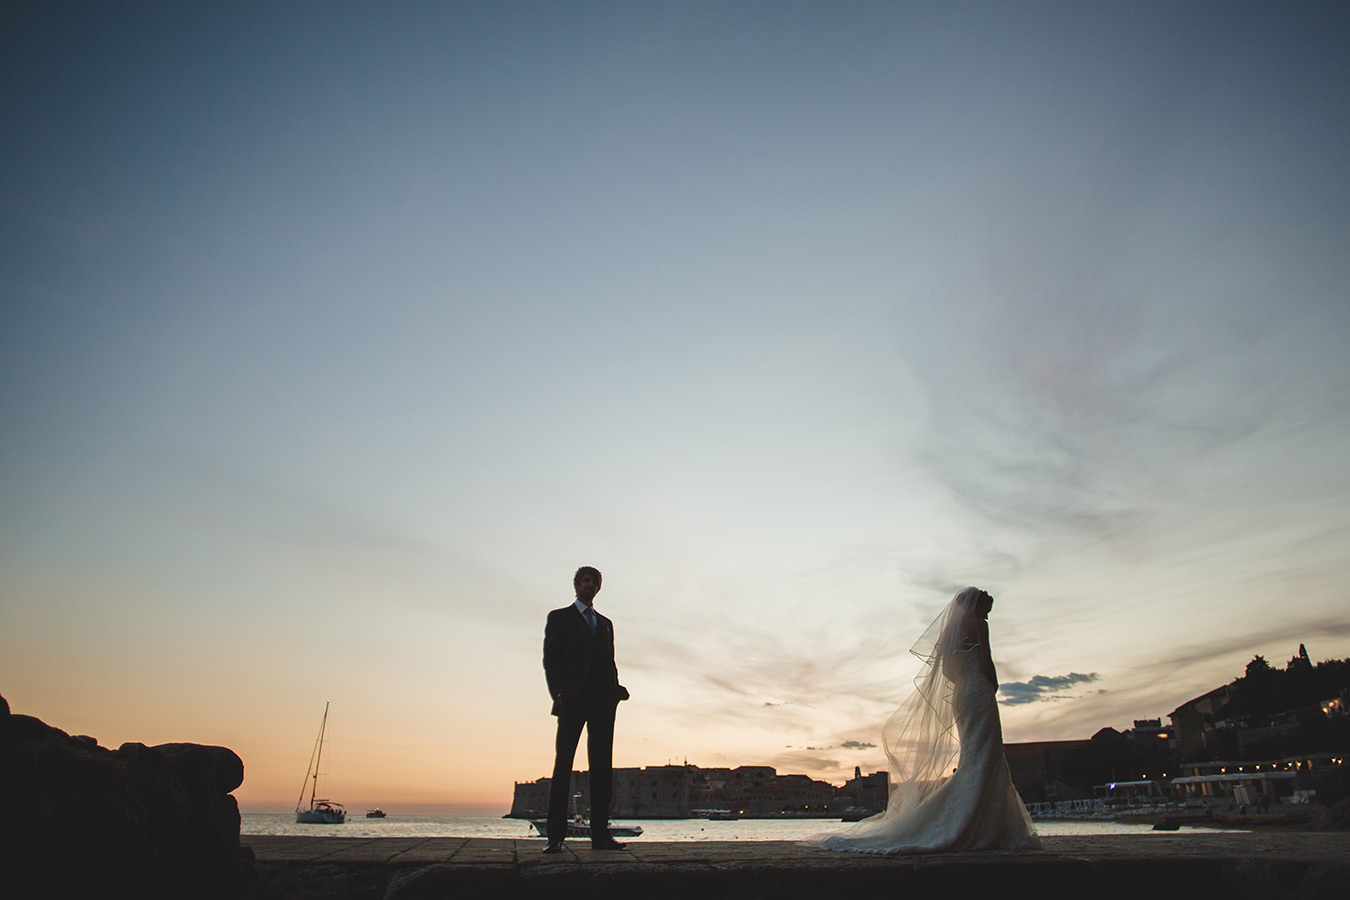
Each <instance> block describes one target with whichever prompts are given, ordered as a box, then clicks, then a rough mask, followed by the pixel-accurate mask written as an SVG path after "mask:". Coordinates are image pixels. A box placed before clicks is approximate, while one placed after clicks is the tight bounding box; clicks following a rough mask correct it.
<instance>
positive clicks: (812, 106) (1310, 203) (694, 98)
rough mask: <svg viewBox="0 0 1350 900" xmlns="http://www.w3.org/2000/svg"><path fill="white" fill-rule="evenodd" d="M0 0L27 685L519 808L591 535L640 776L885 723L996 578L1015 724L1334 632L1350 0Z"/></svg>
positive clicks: (361, 795)
mask: <svg viewBox="0 0 1350 900" xmlns="http://www.w3.org/2000/svg"><path fill="white" fill-rule="evenodd" d="M0 15H3V27H0V35H3V37H0V40H3V42H4V46H3V52H2V53H0V85H2V87H0V104H2V106H0V108H2V109H3V114H4V119H5V121H6V122H7V123H8V127H7V128H6V129H5V131H4V135H3V136H2V137H0V166H3V176H4V177H3V179H0V185H3V187H2V188H0V190H3V203H0V291H3V295H2V296H3V320H2V321H3V329H0V416H2V417H3V421H4V422H5V423H6V427H5V428H4V429H3V432H2V433H0V622H2V623H3V627H2V628H0V651H3V652H0V692H3V693H4V695H5V696H6V697H7V698H8V699H9V702H10V704H11V706H12V707H13V708H14V709H15V711H17V712H26V713H30V714H34V715H38V716H40V717H42V718H44V719H46V720H47V721H49V722H52V723H53V724H56V725H58V726H60V727H62V728H65V729H67V730H70V731H74V732H84V733H90V734H94V735H95V736H97V737H99V738H100V740H101V741H103V743H105V745H108V744H111V745H116V744H117V743H120V742H121V741H123V740H141V741H145V742H147V743H154V742H158V741H169V740H199V741H204V742H212V743H222V744H226V745H229V746H232V747H235V749H237V750H238V751H239V752H240V753H241V755H242V756H244V759H245V762H246V764H247V765H248V767H249V769H248V772H249V774H248V777H247V779H246V783H245V786H244V788H242V789H241V790H242V793H241V797H242V799H243V801H244V803H245V807H246V808H249V807H250V804H252V805H254V806H259V805H266V804H271V803H274V802H281V803H282V804H283V805H284V803H285V802H288V801H289V797H288V796H287V795H288V794H289V793H290V792H291V782H295V783H296V785H297V786H298V783H299V781H300V779H301V777H302V775H303V765H304V760H306V759H307V758H308V752H309V749H310V745H311V743H312V740H313V733H314V731H315V730H316V728H317V721H318V717H319V715H320V713H321V708H322V705H323V702H324V701H325V700H331V701H332V703H333V715H332V717H331V720H330V725H331V727H332V734H333V739H334V750H333V753H334V760H335V763H334V764H335V766H337V768H336V769H335V770H334V772H333V773H332V777H333V779H334V785H333V791H332V792H333V793H334V796H335V798H336V799H339V800H341V799H344V797H345V798H346V799H347V800H349V801H353V802H354V803H357V804H359V803H360V802H369V803H371V804H374V803H383V804H384V805H385V806H386V808H388V807H389V806H390V804H391V802H392V801H391V798H393V799H394V800H397V801H398V802H404V803H414V802H427V803H466V804H471V805H472V804H478V805H480V806H483V807H484V808H489V807H491V808H495V806H494V804H495V805H499V806H503V808H504V804H505V803H507V802H509V799H508V798H509V792H510V782H511V780H512V779H522V780H523V779H533V778H535V777H538V776H541V775H543V774H545V773H546V771H547V769H548V767H549V762H550V746H551V732H550V728H551V721H550V720H549V718H548V715H547V705H548V704H547V696H546V692H545V689H544V686H543V678H542V672H541V670H540V667H539V642H540V639H541V636H542V627H543V621H544V616H545V614H546V613H547V611H548V610H549V609H551V608H553V607H556V606H560V605H563V604H564V603H566V602H567V600H568V597H569V581H570V576H571V572H572V570H573V569H575V567H576V566H577V565H580V564H583V563H586V564H593V565H596V566H598V567H600V568H601V569H602V570H603V571H604V573H605V576H606V580H605V588H604V590H603V591H602V593H601V594H600V596H599V598H598V600H597V604H598V606H599V608H601V609H602V610H604V611H606V612H607V614H609V615H610V616H611V617H612V618H613V619H614V620H615V623H616V630H617V634H618V638H619V664H620V671H621V673H622V675H623V676H624V680H625V683H627V684H628V686H629V688H630V690H632V692H633V695H634V697H633V701H632V702H631V703H629V704H627V705H626V706H625V708H624V709H623V710H622V715H621V718H620V723H619V731H618V736H617V738H616V755H617V757H616V758H617V762H618V763H619V764H620V765H645V764H655V763H663V762H665V761H666V760H667V759H677V758H685V757H687V758H688V759H689V760H690V761H691V762H696V763H700V764H704V765H724V764H733V765H734V764H741V763H759V764H771V765H778V766H779V767H780V768H782V769H784V770H789V771H804V772H809V773H811V774H816V775H821V776H825V777H838V776H840V774H841V773H843V774H851V771H852V768H853V766H854V765H861V766H862V767H863V768H864V769H867V768H869V767H879V766H880V764H881V758H880V756H879V754H877V753H876V750H875V748H869V747H867V746H866V745H867V744H869V743H875V736H876V733H877V729H878V727H879V723H880V722H881V721H882V720H883V719H884V718H885V715H886V714H887V713H888V712H889V711H890V709H892V708H893V707H894V706H895V705H897V704H898V703H899V702H900V700H901V699H903V695H904V693H905V690H906V685H907V680H908V678H909V676H910V674H911V673H912V665H911V661H910V659H909V658H908V655H907V653H906V650H907V649H908V647H909V644H910V643H911V642H912V640H913V639H914V638H916V637H917V636H918V635H919V634H920V633H921V632H922V631H923V628H924V626H925V625H926V624H927V622H928V621H929V620H930V619H931V618H932V616H933V615H934V614H935V613H936V611H937V610H938V609H939V608H940V607H941V605H942V604H943V603H945V601H946V599H947V598H948V597H950V595H951V593H952V592H953V591H954V590H956V589H958V588H960V587H962V586H964V585H966V584H970V583H973V584H978V585H981V586H983V587H986V588H988V589H989V590H990V591H992V592H993V593H994V594H995V596H996V597H998V603H997V604H996V606H995V609H994V614H993V618H992V622H991V627H992V634H993V641H994V657H995V660H996V662H997V663H998V664H999V671H1000V677H1001V680H1003V681H1005V682H1007V683H1009V684H1010V687H1009V688H1008V689H1006V690H1005V696H1006V697H1007V698H1008V699H1014V698H1016V699H1018V700H1019V701H1022V702H1016V703H1009V704H1007V705H1005V707H1004V724H1005V731H1006V732H1007V736H1008V737H1009V739H1015V740H1032V739H1052V738H1070V737H1085V736H1087V735H1089V734H1091V733H1092V732H1093V731H1095V730H1096V729H1097V728H1098V727H1100V726H1101V725H1108V724H1109V725H1113V726H1115V727H1128V726H1129V724H1130V721H1131V720H1132V719H1133V718H1143V717H1155V716H1159V715H1165V714H1166V713H1167V712H1168V711H1170V710H1171V709H1172V708H1174V707H1175V706H1176V705H1177V704H1179V703H1180V702H1182V701H1184V700H1186V699H1189V698H1190V697H1191V696H1194V695H1196V694H1198V693H1201V692H1203V691H1205V690H1208V689H1209V688H1211V687H1213V686H1215V685H1216V684H1218V683H1221V682H1223V681H1226V680H1228V679H1230V678H1231V677H1233V676H1235V675H1237V674H1239V673H1240V672H1241V670H1242V666H1243V665H1244V664H1245V662H1246V661H1247V660H1248V659H1250V658H1251V656H1252V655H1253V654H1255V653H1263V654H1265V655H1267V657H1268V658H1270V659H1272V660H1282V659H1286V658H1288V656H1290V655H1292V654H1293V653H1294V651H1295V650H1296V649H1297V645H1298V643H1299V642H1300V641H1303V642H1306V643H1307V644H1308V647H1309V652H1310V653H1311V654H1312V656H1313V657H1314V659H1323V658H1330V657H1337V658H1339V657H1344V656H1347V655H1350V626H1347V624H1346V618H1345V614H1344V609H1345V594H1344V587H1343V585H1344V584H1345V583H1346V581H1347V575H1348V574H1350V572H1348V571H1347V560H1350V553H1347V550H1350V529H1348V528H1347V526H1348V525H1350V514H1348V513H1347V512H1346V510H1347V509H1350V502H1347V501H1350V478H1347V476H1346V470H1345V465H1344V462H1343V460H1344V458H1345V455H1346V450H1347V447H1350V390H1348V389H1350V365H1347V363H1346V361H1345V359H1346V354H1345V351H1344V345H1345V342H1346V337H1347V335H1350V302H1347V297H1346V285H1347V284H1350V278H1348V277H1347V276H1350V264H1347V262H1346V261H1345V260H1346V258H1347V257H1350V254H1347V253H1346V252H1345V248H1346V247H1347V245H1348V244H1350V241H1348V240H1347V237H1350V235H1348V234H1347V230H1348V222H1350V219H1348V218H1347V208H1348V207H1347V201H1348V200H1350V184H1348V183H1347V176H1346V170H1345V165H1344V161H1345V159H1346V158H1347V151H1348V150H1350V108H1348V106H1347V104H1348V103H1350V101H1347V99H1346V94H1345V91H1344V90H1343V87H1342V86H1343V85H1344V84H1346V83H1350V72H1348V71H1347V68H1350V64H1348V63H1347V62H1346V58H1345V54H1344V52H1343V48H1344V47H1345V45H1346V39H1347V37H1350V13H1347V11H1346V8H1345V6H1344V4H1340V3H1321V4H1298V3H1296V4H1290V5H1282V6H1279V7H1275V6H1273V5H1269V6H1262V5H1255V6H1243V5H1234V4H1218V3H1215V4H1204V3H1192V4H1128V5H1125V4H1122V5H1119V6H1118V7H1117V8H1111V7H1109V6H1098V5H1093V6H1091V7H1090V8H1085V7H1083V6H1082V5H1080V4H1069V3H1026V4H998V3H968V4H903V3H901V4H871V3H845V4H804V3H774V4H758V3H745V4H740V3H733V4H689V3H683V4H661V3H654V4H641V5H639V4H604V3H568V4H562V3H521V4H512V3H473V4H454V3H445V4H421V3H388V4H355V3H323V4H298V3H280V4H229V5H215V6H213V5H205V6H194V7H185V6H183V5H181V4H141V5H139V6H138V7H137V8H136V9H135V10H133V11H127V10H121V9H113V8H107V7H106V5H103V4H59V3H58V4H51V3H41V4H38V3H19V4H12V5H9V6H8V7H7V8H6V11H5V12H4V13H2V14H0ZM1038 679H1039V680H1038ZM1038 687H1039V688H1045V690H1042V691H1040V692H1037V690H1036V689H1037V688H1038ZM1028 698H1034V699H1031V700H1028ZM808 748H812V749H808ZM821 748H824V749H821ZM391 761H398V765H396V766H395V765H391ZM339 793H341V794H342V796H338V794H339ZM497 797H501V800H500V802H498V801H497V800H496V799H495V798H497ZM278 798H279V799H278Z"/></svg>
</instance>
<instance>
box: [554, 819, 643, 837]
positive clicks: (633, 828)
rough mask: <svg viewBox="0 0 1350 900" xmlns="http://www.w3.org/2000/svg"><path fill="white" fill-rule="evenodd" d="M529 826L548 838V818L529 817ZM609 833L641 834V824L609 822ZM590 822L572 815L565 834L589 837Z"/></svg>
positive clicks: (628, 835)
mask: <svg viewBox="0 0 1350 900" xmlns="http://www.w3.org/2000/svg"><path fill="white" fill-rule="evenodd" d="M530 826H531V827H532V828H534V830H535V831H537V832H539V836H540V837H541V838H544V839H545V840H549V836H548V819H531V820H530ZM609 833H610V834H611V835H612V836H614V837H637V836H638V835H640V834H642V826H641V825H614V824H612V823H611V824H610V826H609ZM590 836H591V823H590V822H588V821H587V820H586V819H585V817H583V816H573V817H572V818H571V820H569V821H568V823H567V835H566V837H570V838H588V839H589V838H590Z"/></svg>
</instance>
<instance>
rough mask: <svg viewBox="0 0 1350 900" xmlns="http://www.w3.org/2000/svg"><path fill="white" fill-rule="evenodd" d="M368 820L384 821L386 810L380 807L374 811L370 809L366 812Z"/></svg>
mask: <svg viewBox="0 0 1350 900" xmlns="http://www.w3.org/2000/svg"><path fill="white" fill-rule="evenodd" d="M366 818H367V819H383V818H384V810H382V809H380V808H379V807H378V806H377V807H375V808H374V809H368V810H366Z"/></svg>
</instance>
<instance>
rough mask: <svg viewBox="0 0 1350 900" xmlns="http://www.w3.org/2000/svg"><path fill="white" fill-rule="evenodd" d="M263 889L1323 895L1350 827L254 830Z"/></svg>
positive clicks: (1341, 864)
mask: <svg viewBox="0 0 1350 900" xmlns="http://www.w3.org/2000/svg"><path fill="white" fill-rule="evenodd" d="M242 840H243V843H244V844H245V845H247V846H249V847H250V848H252V850H253V851H254V853H255V855H256V857H257V860H258V866H259V875H260V880H259V885H258V887H259V897H260V898H262V900H289V898H309V897H333V898H347V897H351V898H355V897H386V898H388V900H424V898H425V900H431V898H446V897H457V898H477V897H484V898H487V897H492V898H505V900H509V898H514V897H522V898H523V897H538V896H540V895H541V894H547V895H549V896H550V897H554V898H569V897H578V898H580V897H588V898H596V897H601V898H603V897H616V898H624V900H630V898H637V900H668V898H669V900H677V898H678V900H690V898H697V900H740V898H752V897H753V898H756V900H768V898H784V900H795V898H799V897H800V898H808V897H809V898H813V900H818V898H820V897H831V896H847V895H848V894H850V893H854V892H860V891H883V892H886V894H887V895H891V896H904V897H905V898H906V900H919V898H925V897H939V896H967V895H968V896H976V895H977V893H976V892H983V893H985V894H989V893H991V892H999V893H1004V894H1010V895H1012V896H1019V895H1023V894H1032V893H1034V894H1036V895H1039V896H1048V897H1054V896H1079V895H1090V896H1092V897H1093V898H1094V900H1097V898H1107V900H1109V898H1116V897H1120V898H1130V900H1137V898H1138V897H1139V896H1140V895H1141V893H1147V892H1150V891H1156V890H1159V889H1162V890H1166V891H1167V892H1168V893H1169V894H1171V895H1173V896H1184V895H1185V894H1186V893H1189V892H1191V891H1196V892H1203V894H1202V895H1204V896H1207V895H1210V894H1212V893H1213V892H1215V891H1222V892H1223V894H1224V895H1225V896H1227V897H1232V898H1247V897H1252V898H1255V897H1261V898H1272V897H1273V898H1280V897H1290V898H1293V897H1298V898H1300V900H1304V898H1306V900H1322V898H1332V897H1335V898H1337V900H1339V898H1340V897H1341V896H1343V893H1344V885H1345V884H1346V883H1347V882H1348V881H1350V835H1347V834H1343V833H1334V834H1313V833H1301V834H1285V835H1260V834H1203V835H1201V834H1185V833H1182V834H1168V835H1158V836H1153V835H1121V836H1115V835H1112V836H1095V835H1094V836H1090V837H1051V838H1045V839H1044V840H1045V848H1044V849H1043V850H1040V851H1034V852H1027V853H1007V852H986V853H942V854H929V855H915V856H874V855H866V854H847V853H830V852H827V851H823V850H816V849H813V848H808V847H802V846H800V845H798V844H794V843H786V842H767V841H766V842H725V843H724V842H711V841H709V842H688V843H642V842H640V841H632V842H629V843H628V847H629V849H628V850H627V851H622V852H603V851H601V852H597V851H592V850H591V849H590V848H589V847H588V846H586V845H585V844H584V842H577V843H569V844H566V845H564V846H565V848H566V852H564V853H563V854H561V855H559V856H551V857H548V856H544V855H542V854H541V853H540V852H539V851H540V849H541V848H542V846H543V843H542V842H541V841H538V840H486V839H465V838H339V837H332V838H324V837H318V838H307V837H272V836H259V835H245V836H243V839H242Z"/></svg>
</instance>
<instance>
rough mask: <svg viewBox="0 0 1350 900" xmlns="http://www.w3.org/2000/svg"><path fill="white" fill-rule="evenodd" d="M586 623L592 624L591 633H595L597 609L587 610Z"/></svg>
mask: <svg viewBox="0 0 1350 900" xmlns="http://www.w3.org/2000/svg"><path fill="white" fill-rule="evenodd" d="M586 624H587V625H589V626H591V634H595V610H593V609H588V610H586Z"/></svg>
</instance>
